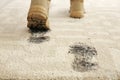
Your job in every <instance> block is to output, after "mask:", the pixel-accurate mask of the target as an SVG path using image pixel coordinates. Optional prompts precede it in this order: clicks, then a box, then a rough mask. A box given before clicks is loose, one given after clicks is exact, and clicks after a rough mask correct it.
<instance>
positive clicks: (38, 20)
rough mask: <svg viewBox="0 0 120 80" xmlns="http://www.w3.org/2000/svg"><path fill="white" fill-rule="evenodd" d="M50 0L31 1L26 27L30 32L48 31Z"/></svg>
mask: <svg viewBox="0 0 120 80" xmlns="http://www.w3.org/2000/svg"><path fill="white" fill-rule="evenodd" d="M49 4H50V0H31V6H30V9H29V12H28V17H27V20H28V24H27V27H28V28H30V30H31V31H46V30H49V22H48V13H49Z"/></svg>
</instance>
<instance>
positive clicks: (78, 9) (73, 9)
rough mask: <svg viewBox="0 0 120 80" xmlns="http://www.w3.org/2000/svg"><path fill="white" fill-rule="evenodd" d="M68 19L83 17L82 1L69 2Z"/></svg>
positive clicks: (73, 0) (71, 0)
mask: <svg viewBox="0 0 120 80" xmlns="http://www.w3.org/2000/svg"><path fill="white" fill-rule="evenodd" d="M70 4H71V6H70V17H73V18H82V17H84V13H85V12H84V0H70Z"/></svg>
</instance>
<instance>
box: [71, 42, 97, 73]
mask: <svg viewBox="0 0 120 80" xmlns="http://www.w3.org/2000/svg"><path fill="white" fill-rule="evenodd" d="M69 53H71V54H74V56H75V58H74V61H73V63H72V67H73V69H74V70H75V71H80V72H86V71H91V70H96V69H97V67H98V64H97V62H96V61H95V60H93V59H95V58H96V56H97V55H98V54H97V50H96V49H95V48H94V47H91V46H88V45H86V44H83V43H76V44H74V45H72V46H70V50H69Z"/></svg>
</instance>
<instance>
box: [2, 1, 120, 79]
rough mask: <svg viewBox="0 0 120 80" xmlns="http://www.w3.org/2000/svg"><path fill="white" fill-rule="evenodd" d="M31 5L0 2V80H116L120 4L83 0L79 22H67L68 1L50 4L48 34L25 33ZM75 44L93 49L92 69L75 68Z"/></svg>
mask: <svg viewBox="0 0 120 80" xmlns="http://www.w3.org/2000/svg"><path fill="white" fill-rule="evenodd" d="M29 4H30V0H3V1H1V3H0V80H2V79H15V80H18V79H19V80H20V79H25V80H26V79H30V80H37V79H39V80H120V62H119V61H120V0H86V2H85V9H86V14H85V17H84V18H82V19H73V18H69V12H68V11H69V0H59V1H58V0H52V4H51V9H50V27H51V31H50V32H48V33H46V34H44V33H42V34H41V33H38V34H31V33H29V31H28V28H27V27H26V25H27V21H26V17H27V12H28V8H29ZM43 34H44V36H43ZM41 36H42V37H41ZM79 42H80V43H84V44H86V45H89V46H92V47H95V49H96V50H97V56H95V57H94V61H96V63H97V65H96V66H95V67H96V68H95V69H93V68H91V67H90V69H89V70H86V71H80V70H79V69H77V68H80V67H75V66H73V64H74V65H77V66H79V64H76V63H75V62H74V61H75V60H76V59H77V58H76V57H78V56H79V55H76V54H71V53H68V52H69V51H70V49H71V48H70V46H74V45H75V44H78V43H79ZM78 61H79V60H78ZM88 68H89V66H88ZM83 69H84V67H83Z"/></svg>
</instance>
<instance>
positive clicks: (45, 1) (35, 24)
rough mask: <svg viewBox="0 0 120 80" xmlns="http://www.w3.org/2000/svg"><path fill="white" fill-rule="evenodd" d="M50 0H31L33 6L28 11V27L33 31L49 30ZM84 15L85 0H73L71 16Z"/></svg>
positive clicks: (79, 16)
mask: <svg viewBox="0 0 120 80" xmlns="http://www.w3.org/2000/svg"><path fill="white" fill-rule="evenodd" d="M49 5H50V0H31V6H30V10H29V13H28V18H27V20H28V25H27V26H28V28H30V30H32V31H36V30H37V31H46V30H49V29H50V28H49V21H48V13H49ZM83 16H84V7H83V0H71V6H70V17H73V18H82V17H83Z"/></svg>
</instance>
